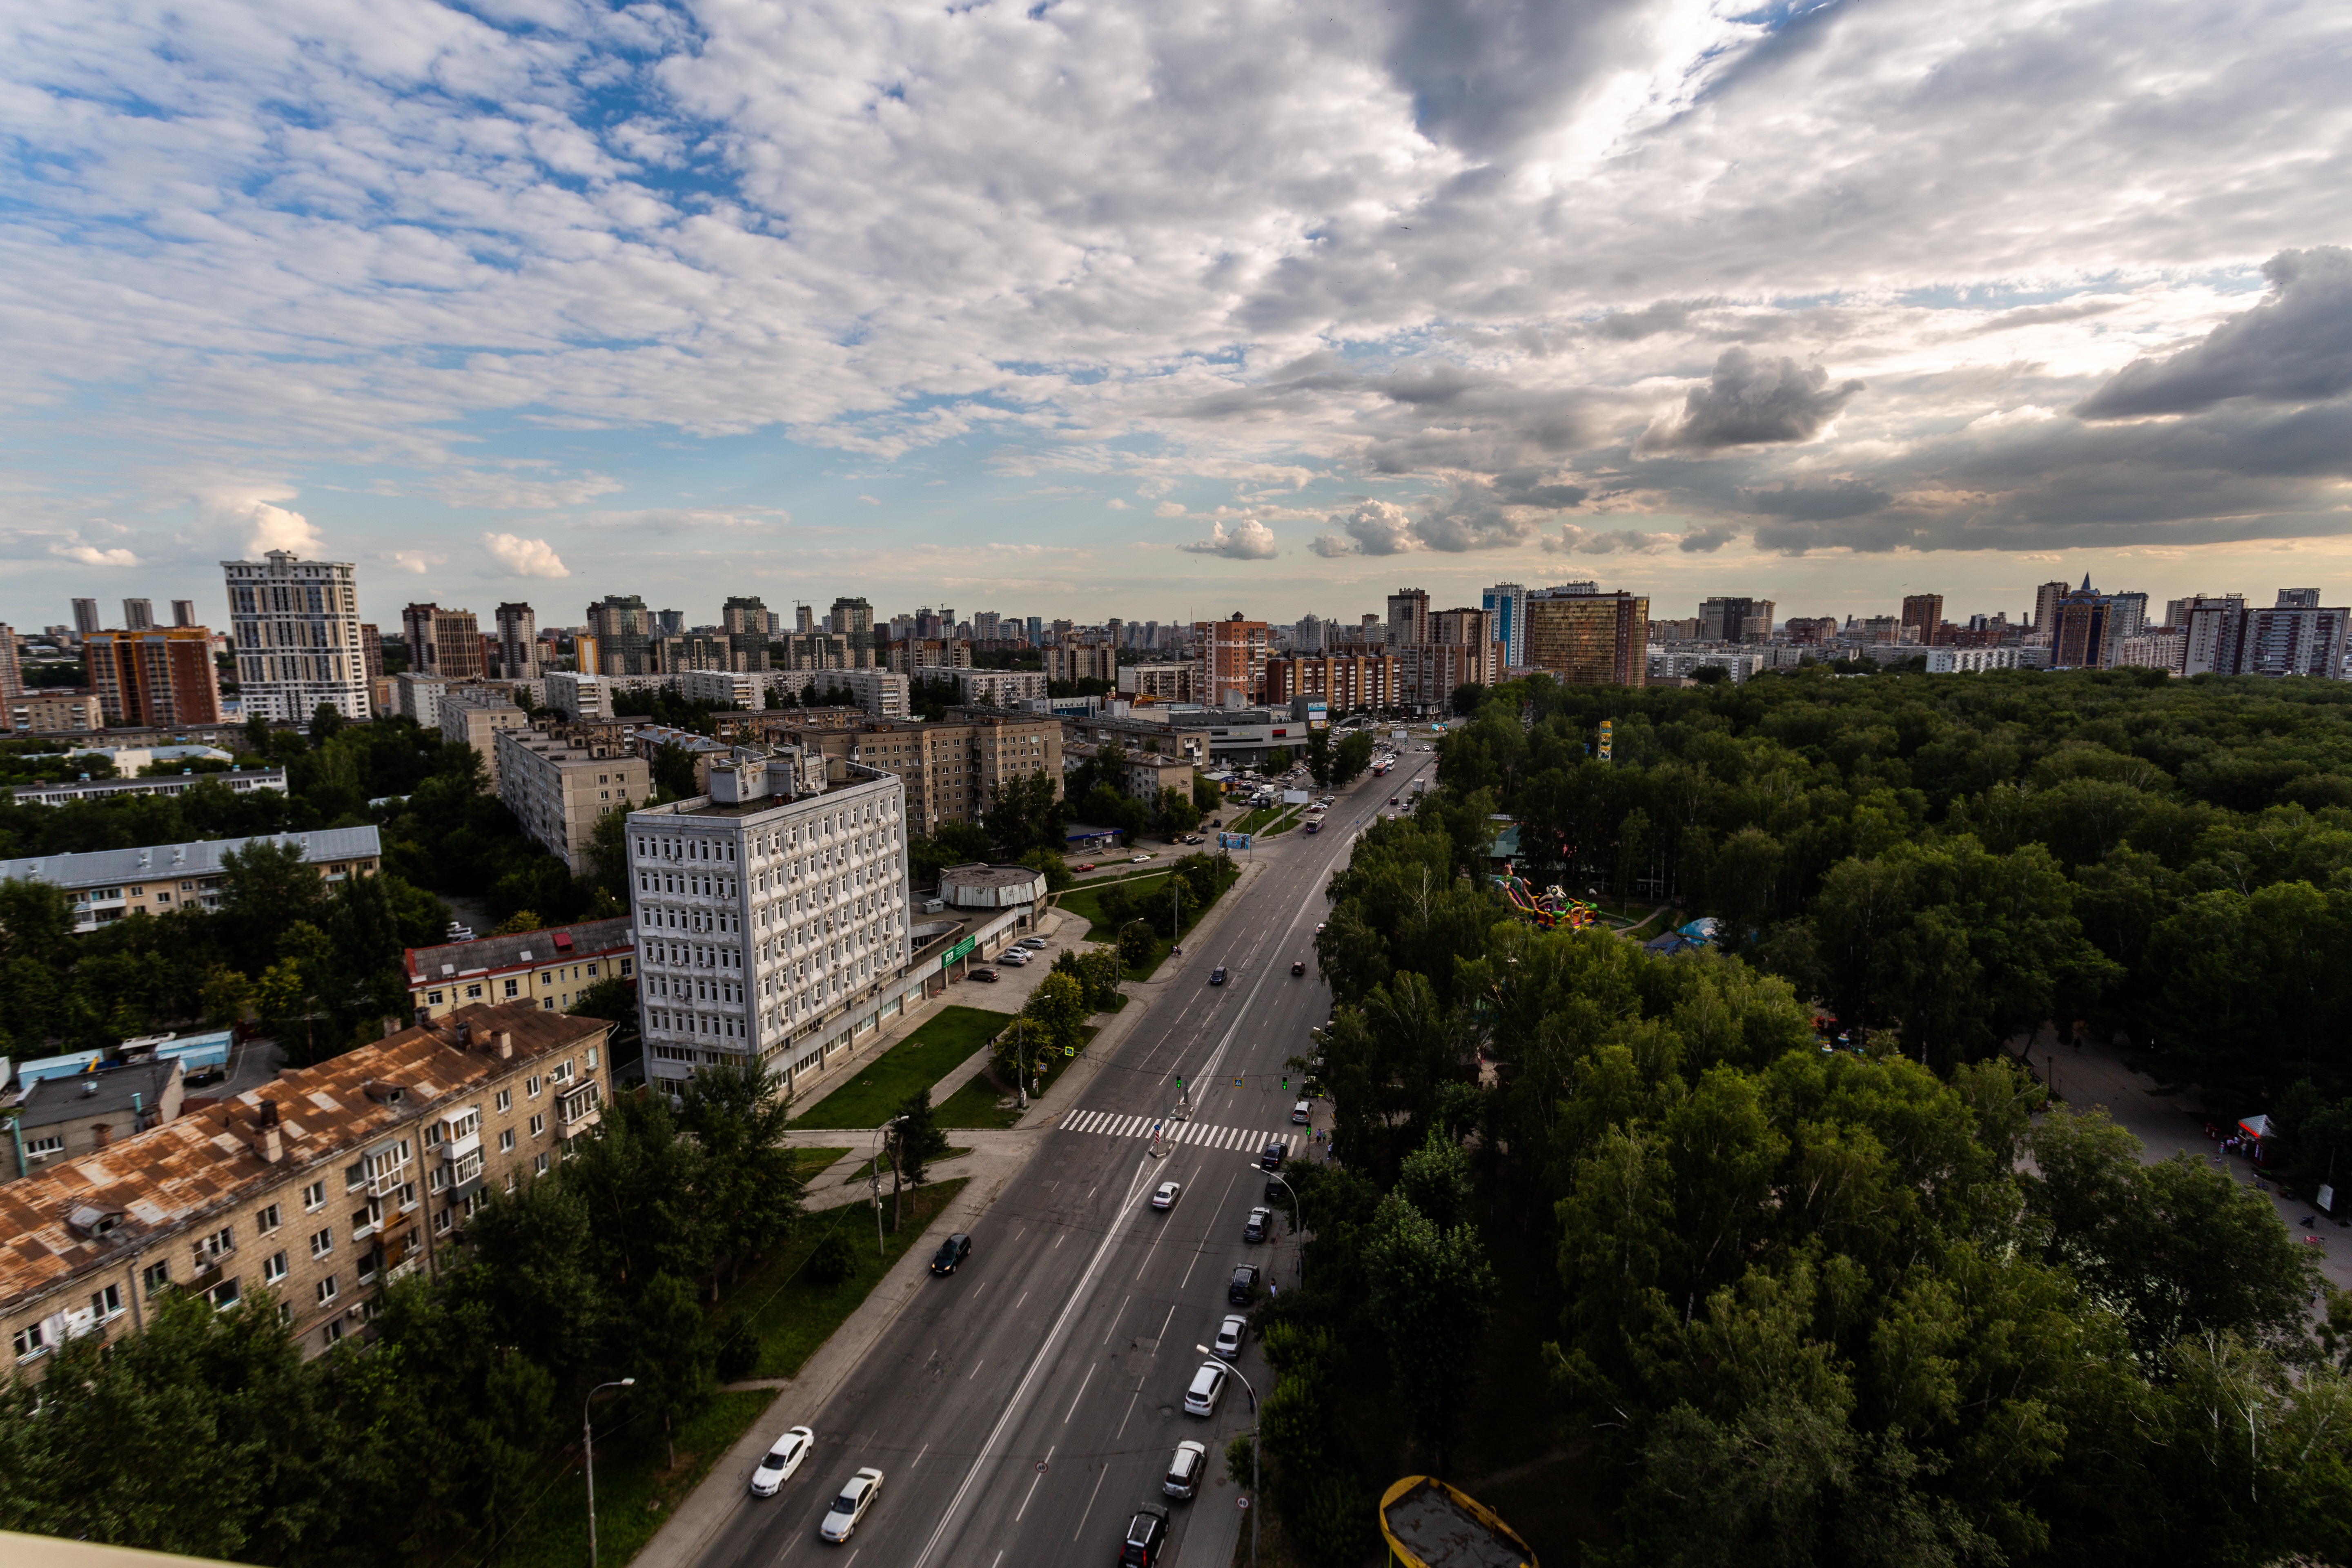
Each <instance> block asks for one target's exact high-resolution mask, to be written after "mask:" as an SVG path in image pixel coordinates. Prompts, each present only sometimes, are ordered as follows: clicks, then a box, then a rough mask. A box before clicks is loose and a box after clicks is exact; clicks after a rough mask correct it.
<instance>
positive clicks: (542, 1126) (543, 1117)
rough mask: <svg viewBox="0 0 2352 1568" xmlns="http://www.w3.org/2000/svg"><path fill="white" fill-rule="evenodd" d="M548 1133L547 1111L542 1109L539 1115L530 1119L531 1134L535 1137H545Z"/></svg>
mask: <svg viewBox="0 0 2352 1568" xmlns="http://www.w3.org/2000/svg"><path fill="white" fill-rule="evenodd" d="M546 1133H547V1113H546V1112H545V1111H541V1112H540V1113H539V1114H538V1115H537V1116H534V1117H532V1118H531V1119H530V1135H531V1136H532V1137H534V1138H540V1137H544V1136H545V1135H546Z"/></svg>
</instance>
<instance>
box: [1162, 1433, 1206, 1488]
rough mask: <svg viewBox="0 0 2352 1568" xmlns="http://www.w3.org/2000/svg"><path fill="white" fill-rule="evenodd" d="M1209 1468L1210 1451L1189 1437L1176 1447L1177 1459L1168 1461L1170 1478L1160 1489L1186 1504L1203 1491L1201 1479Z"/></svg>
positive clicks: (1164, 1481)
mask: <svg viewBox="0 0 2352 1568" xmlns="http://www.w3.org/2000/svg"><path fill="white" fill-rule="evenodd" d="M1208 1468H1209V1450H1208V1449H1207V1447H1204V1446H1203V1445H1202V1444H1199V1443H1196V1442H1194V1441H1193V1440H1192V1438H1190V1437H1187V1438H1185V1439H1184V1440H1183V1441H1182V1442H1181V1443H1179V1444H1177V1445H1176V1454H1175V1457H1174V1458H1171V1459H1170V1460H1169V1461H1168V1476H1167V1479H1165V1480H1162V1481H1161V1482H1160V1490H1161V1491H1163V1492H1165V1493H1167V1494H1168V1495H1169V1496H1170V1497H1172V1498H1181V1499H1183V1500H1185V1501H1186V1502H1190V1501H1192V1498H1193V1496H1194V1495H1195V1494H1196V1493H1198V1492H1199V1491H1200V1489H1201V1477H1202V1474H1203V1473H1204V1472H1205V1471H1206V1470H1207V1469H1208Z"/></svg>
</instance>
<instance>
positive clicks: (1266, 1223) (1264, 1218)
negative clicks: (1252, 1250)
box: [1242, 1206, 1274, 1241]
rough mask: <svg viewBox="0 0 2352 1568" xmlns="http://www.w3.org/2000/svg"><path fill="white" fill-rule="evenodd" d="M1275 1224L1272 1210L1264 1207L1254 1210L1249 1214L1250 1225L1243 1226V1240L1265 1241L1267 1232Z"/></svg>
mask: <svg viewBox="0 0 2352 1568" xmlns="http://www.w3.org/2000/svg"><path fill="white" fill-rule="evenodd" d="M1273 1224H1274V1211H1273V1210H1272V1209H1270V1208H1265V1207H1263V1206H1261V1207H1258V1208H1254V1209H1252V1210H1250V1213H1249V1223H1248V1224H1246V1225H1244V1226H1242V1239H1243V1240H1244V1241H1264V1240H1265V1233H1266V1231H1267V1230H1268V1229H1269V1228H1271V1227H1272V1226H1273Z"/></svg>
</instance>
